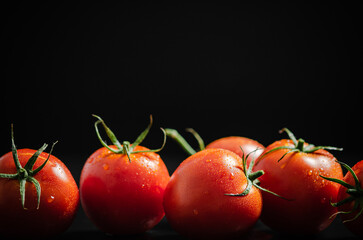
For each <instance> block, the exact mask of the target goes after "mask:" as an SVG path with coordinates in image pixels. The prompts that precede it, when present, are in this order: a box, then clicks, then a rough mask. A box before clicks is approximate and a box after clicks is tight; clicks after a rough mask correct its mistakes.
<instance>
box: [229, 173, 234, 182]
mask: <svg viewBox="0 0 363 240" xmlns="http://www.w3.org/2000/svg"><path fill="white" fill-rule="evenodd" d="M229 178H230V179H231V180H232V179H234V173H233V172H232V173H231V176H230V177H229Z"/></svg>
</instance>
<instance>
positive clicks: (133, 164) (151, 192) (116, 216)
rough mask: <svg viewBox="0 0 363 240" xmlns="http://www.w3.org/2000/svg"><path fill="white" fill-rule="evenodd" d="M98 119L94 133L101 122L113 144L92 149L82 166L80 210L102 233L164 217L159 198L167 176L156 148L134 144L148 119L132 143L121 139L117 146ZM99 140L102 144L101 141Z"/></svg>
mask: <svg viewBox="0 0 363 240" xmlns="http://www.w3.org/2000/svg"><path fill="white" fill-rule="evenodd" d="M96 117H97V116H96ZM98 119H99V120H98V121H97V122H96V131H97V134H98V130H97V124H98V123H102V124H103V125H104V128H105V130H106V132H107V134H108V136H109V137H110V139H111V140H112V142H114V143H115V144H114V145H111V146H108V145H106V146H105V147H103V148H100V149H98V150H97V151H95V152H94V153H93V154H92V155H91V156H90V157H89V158H88V159H87V161H86V163H85V165H84V167H83V170H82V173H81V179H80V192H81V203H82V206H83V209H84V211H85V213H86V214H87V216H88V217H89V218H90V219H91V220H92V222H93V223H94V224H95V225H96V226H97V227H98V228H99V229H101V230H102V231H104V232H106V233H110V234H115V235H117V234H137V233H142V232H145V231H147V230H149V229H151V228H152V227H154V226H155V225H156V224H157V223H158V222H159V221H160V220H161V219H162V218H163V216H164V210H163V206H162V201H163V195H164V190H165V187H166V185H167V183H168V182H169V179H170V176H169V173H168V170H167V168H166V166H165V164H164V162H163V161H162V159H161V158H160V156H159V155H158V154H156V153H155V152H154V151H156V150H149V149H148V148H145V147H142V146H139V145H138V144H139V143H140V142H141V141H142V139H143V138H144V137H145V136H146V134H147V132H148V130H149V128H150V126H151V121H150V125H149V127H148V128H147V129H146V130H145V131H144V132H143V133H142V134H141V135H140V136H141V137H139V138H138V139H137V142H136V144H135V143H134V144H132V145H130V144H129V143H128V142H124V143H123V144H122V145H121V144H120V143H119V142H118V141H117V139H116V138H115V136H114V135H113V133H112V132H111V131H110V129H108V128H107V126H106V125H105V124H104V122H103V120H102V119H101V118H99V117H98ZM98 135H99V134H98ZM100 140H101V139H100ZM101 143H102V144H103V145H105V143H104V142H103V141H102V140H101ZM159 150H160V149H159Z"/></svg>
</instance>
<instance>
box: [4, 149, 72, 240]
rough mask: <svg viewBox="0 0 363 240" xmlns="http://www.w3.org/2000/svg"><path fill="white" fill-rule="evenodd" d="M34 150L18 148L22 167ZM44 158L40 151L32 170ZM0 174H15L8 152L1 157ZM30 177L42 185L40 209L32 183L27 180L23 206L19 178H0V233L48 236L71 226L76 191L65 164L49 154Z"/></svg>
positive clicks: (5, 234) (10, 154) (24, 236)
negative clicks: (38, 169)
mask: <svg viewBox="0 0 363 240" xmlns="http://www.w3.org/2000/svg"><path fill="white" fill-rule="evenodd" d="M35 153H36V151H35V150H32V149H19V150H17V154H18V158H19V163H20V164H21V166H23V167H24V166H26V164H27V162H28V161H29V159H30V158H31V156H33V155H34V154H35ZM47 158H48V154H47V153H44V152H42V153H41V154H40V155H39V156H38V157H37V160H36V162H35V164H34V166H33V168H32V169H33V170H34V169H37V168H38V167H40V166H41V165H42V164H43V163H44V162H45V161H46V159H47ZM28 172H30V171H28ZM0 173H2V174H15V173H17V168H16V166H15V164H14V158H13V155H12V153H11V152H9V153H7V154H5V155H4V156H2V157H1V158H0ZM29 175H30V173H29ZM33 178H34V179H36V180H37V182H38V183H39V185H40V187H41V190H40V193H41V195H40V201H39V209H38V201H37V190H36V188H35V184H33V183H32V182H29V181H26V183H25V195H24V196H25V199H24V200H25V201H24V208H23V206H22V201H21V195H20V191H19V180H18V179H6V178H0V213H1V217H0V235H4V236H8V237H17V238H19V237H23V238H28V237H34V238H35V237H37V238H38V237H50V236H54V235H57V234H59V233H62V232H64V231H65V230H66V229H67V228H68V227H69V226H70V225H71V223H72V221H73V219H74V217H75V214H76V211H77V208H78V204H79V193H78V187H77V184H76V182H75V181H74V179H73V177H72V175H71V173H70V172H69V170H68V169H67V167H66V166H65V165H64V164H63V163H62V162H61V161H60V160H59V159H58V158H56V157H55V156H53V155H50V156H49V160H48V162H47V164H46V165H45V166H44V167H43V168H42V169H41V170H40V171H39V172H37V173H36V174H34V175H33Z"/></svg>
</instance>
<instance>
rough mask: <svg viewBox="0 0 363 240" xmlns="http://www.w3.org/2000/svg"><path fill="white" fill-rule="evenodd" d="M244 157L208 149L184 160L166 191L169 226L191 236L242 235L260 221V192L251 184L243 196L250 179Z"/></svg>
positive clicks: (166, 210)
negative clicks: (231, 194)
mask: <svg viewBox="0 0 363 240" xmlns="http://www.w3.org/2000/svg"><path fill="white" fill-rule="evenodd" d="M241 162H242V159H241V158H240V157H239V156H238V155H236V154H235V153H233V152H231V151H228V150H224V149H206V150H203V151H200V152H198V153H196V154H194V155H192V156H190V157H189V158H187V159H186V160H185V161H183V162H182V163H181V164H180V165H179V167H178V168H177V169H176V170H175V172H174V173H173V175H172V177H171V179H170V182H169V184H168V186H167V187H166V190H165V194H164V210H165V215H166V218H167V220H168V222H169V223H170V225H171V226H172V227H173V229H175V230H176V231H177V232H179V233H181V234H182V235H185V236H187V237H191V238H201V237H203V238H207V237H208V238H218V237H231V236H239V235H242V234H244V233H246V232H247V231H248V229H250V228H251V227H252V226H253V225H254V224H255V223H256V221H257V220H258V218H259V216H260V213H261V209H262V199H261V193H260V191H259V190H258V189H256V188H255V187H252V189H251V191H250V193H249V194H248V195H246V196H243V197H237V196H226V195H225V194H229V193H233V194H237V193H241V192H243V190H244V189H245V188H246V185H247V179H246V176H245V175H244V173H243V170H242V164H241Z"/></svg>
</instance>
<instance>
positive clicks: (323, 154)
mask: <svg viewBox="0 0 363 240" xmlns="http://www.w3.org/2000/svg"><path fill="white" fill-rule="evenodd" d="M305 145H307V144H306V143H305ZM279 146H292V147H293V146H294V144H293V142H292V141H291V140H286V139H283V140H281V141H277V142H274V143H273V144H271V145H270V146H268V147H267V148H266V149H265V151H264V153H265V152H267V151H269V150H271V149H273V148H276V147H279ZM287 151H288V150H287V149H281V150H277V151H274V152H271V153H269V154H267V155H265V156H263V154H264V153H262V155H261V157H260V158H259V159H257V162H256V165H255V167H254V171H257V170H263V171H264V172H265V174H264V175H262V176H261V177H260V178H259V180H260V182H261V187H264V188H267V189H269V190H270V191H272V192H275V193H277V194H279V195H280V196H283V197H285V198H287V199H290V200H291V201H287V200H284V199H281V198H278V197H276V196H273V195H272V194H266V193H262V196H263V203H264V207H263V211H262V214H261V220H262V222H263V223H265V224H266V225H267V226H269V227H271V228H272V229H274V230H277V231H279V232H281V233H287V234H315V233H318V232H320V231H322V230H323V229H325V228H326V227H328V226H329V225H330V223H331V222H332V221H333V218H331V219H329V218H330V216H332V215H333V214H334V213H335V212H336V208H334V207H332V206H331V204H330V200H331V201H332V202H335V201H336V198H337V194H338V190H339V184H336V183H333V182H330V181H327V180H324V179H323V178H321V177H320V176H319V174H321V175H324V176H327V177H333V178H338V179H342V178H343V172H342V169H341V167H340V164H339V163H337V162H336V159H335V158H334V156H333V155H332V154H330V153H329V152H327V151H325V150H318V151H315V152H314V153H302V152H295V153H289V154H287V155H286V156H285V157H284V158H283V159H282V160H281V161H280V162H278V160H279V159H280V158H281V157H282V156H283V155H284V154H285V153H286V152H287Z"/></svg>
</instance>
